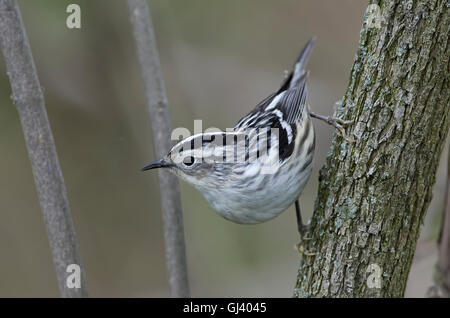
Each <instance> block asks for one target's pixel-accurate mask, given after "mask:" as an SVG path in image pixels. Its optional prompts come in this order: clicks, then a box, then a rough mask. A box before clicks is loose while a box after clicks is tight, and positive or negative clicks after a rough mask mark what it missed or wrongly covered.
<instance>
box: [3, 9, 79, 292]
mask: <svg viewBox="0 0 450 318" xmlns="http://www.w3.org/2000/svg"><path fill="white" fill-rule="evenodd" d="M0 46H1V49H2V52H3V56H4V58H5V64H6V68H7V71H8V76H9V80H10V83H11V88H12V98H13V101H14V103H15V105H16V107H17V110H18V112H19V116H20V120H21V123H22V129H23V133H24V136H25V141H26V145H27V149H28V154H29V157H30V161H31V167H32V170H33V175H34V181H35V184H36V189H37V193H38V197H39V201H40V205H41V210H42V213H43V216H44V221H45V225H46V228H47V234H48V239H49V242H50V248H51V250H52V254H53V262H54V264H55V267H56V275H57V278H58V283H59V289H60V292H61V296H63V297H87V286H86V278H85V273H84V270H83V267H82V264H81V258H80V253H79V250H78V242H77V239H76V235H75V229H74V226H73V222H72V217H71V213H70V207H69V201H68V199H67V191H66V187H65V185H64V179H63V175H62V172H61V168H60V166H59V162H58V156H57V154H56V148H55V143H54V140H53V135H52V131H51V129H50V124H49V121H48V118H47V112H46V110H45V102H44V96H43V94H42V89H41V86H40V84H39V79H38V76H37V72H36V67H35V65H34V60H33V56H32V54H31V49H30V45H29V43H28V39H27V35H26V32H25V27H24V25H23V22H22V18H21V15H20V11H19V7H18V5H17V3H16V1H15V0H0ZM70 264H77V265H79V266H80V269H81V288H69V287H68V285H67V284H66V279H67V278H70V277H69V275H70V274H71V272H70V273H68V272H66V270H67V267H68V265H70Z"/></svg>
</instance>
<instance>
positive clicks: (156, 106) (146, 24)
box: [128, 0, 190, 297]
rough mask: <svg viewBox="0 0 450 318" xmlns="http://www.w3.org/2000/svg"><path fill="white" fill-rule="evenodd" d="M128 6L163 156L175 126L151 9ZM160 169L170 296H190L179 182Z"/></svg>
mask: <svg viewBox="0 0 450 318" xmlns="http://www.w3.org/2000/svg"><path fill="white" fill-rule="evenodd" d="M128 9H129V12H130V20H131V24H132V26H133V31H134V38H135V41H136V47H137V53H138V57H139V62H140V64H141V70H142V77H143V80H144V86H145V92H146V95H147V103H148V113H149V116H150V122H151V125H152V131H153V144H154V148H155V154H156V155H157V156H159V157H160V158H162V157H163V156H164V155H166V154H167V153H168V151H169V150H170V146H171V144H170V139H169V136H170V135H171V130H172V128H171V121H170V113H169V105H168V102H167V96H166V90H165V87H164V81H163V77H162V72H161V66H160V63H159V57H158V51H157V46H156V40H155V35H154V33H153V27H152V22H151V17H150V11H149V8H148V5H147V2H146V1H145V0H128ZM158 172H159V181H160V189H161V206H162V210H163V221H164V237H165V242H166V258H167V267H168V272H169V283H170V290H171V296H172V297H189V295H190V294H189V283H188V276H187V265H186V251H185V243H184V230H183V215H182V210H181V199H180V190H179V183H178V180H177V178H176V177H175V176H173V175H171V174H170V173H169V172H168V171H166V170H163V169H159V171H158Z"/></svg>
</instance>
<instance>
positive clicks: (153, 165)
mask: <svg viewBox="0 0 450 318" xmlns="http://www.w3.org/2000/svg"><path fill="white" fill-rule="evenodd" d="M169 166H170V165H169V164H167V163H166V162H164V160H163V159H160V160H156V161H153V162H150V163H149V164H148V165H146V166H145V167H144V168H142V169H141V170H142V171H146V170H151V169H156V168H165V167H169Z"/></svg>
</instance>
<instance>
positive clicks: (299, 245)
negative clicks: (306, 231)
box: [295, 238, 317, 256]
mask: <svg viewBox="0 0 450 318" xmlns="http://www.w3.org/2000/svg"><path fill="white" fill-rule="evenodd" d="M309 239H311V238H309ZM303 240H305V239H302V240H301V241H300V242H299V243H297V245H295V247H296V250H297V251H298V253H299V254H300V256H303V255H305V256H314V255H317V253H316V252H311V251H309V250H307V249H306V248H305V245H304V244H303Z"/></svg>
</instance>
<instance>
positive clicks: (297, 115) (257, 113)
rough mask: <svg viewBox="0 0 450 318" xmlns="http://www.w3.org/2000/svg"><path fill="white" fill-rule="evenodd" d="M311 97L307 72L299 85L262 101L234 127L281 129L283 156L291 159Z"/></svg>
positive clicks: (282, 158)
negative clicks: (308, 91) (308, 96)
mask: <svg viewBox="0 0 450 318" xmlns="http://www.w3.org/2000/svg"><path fill="white" fill-rule="evenodd" d="M306 97H307V87H306V74H304V75H303V76H302V78H301V79H300V83H299V86H298V87H296V88H291V89H288V90H286V91H283V92H281V93H279V94H275V95H273V96H270V98H269V99H268V100H267V99H266V100H265V101H263V102H261V103H260V105H259V106H258V107H256V108H255V109H254V110H253V111H252V112H250V114H248V115H247V116H245V117H244V118H242V119H241V120H240V121H239V123H238V124H237V125H236V126H235V127H234V130H235V131H237V132H239V131H247V130H251V129H256V130H258V129H259V130H264V129H265V130H266V131H267V130H270V129H277V130H278V131H277V133H278V140H279V142H278V146H279V150H280V159H281V160H282V161H283V160H284V159H287V158H288V157H289V156H290V155H291V154H292V152H293V150H294V146H295V136H296V134H297V123H298V122H299V121H300V120H301V118H302V116H303V115H304V114H305V112H304V110H305V106H306Z"/></svg>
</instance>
